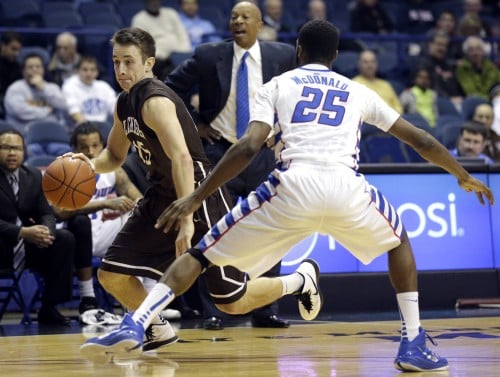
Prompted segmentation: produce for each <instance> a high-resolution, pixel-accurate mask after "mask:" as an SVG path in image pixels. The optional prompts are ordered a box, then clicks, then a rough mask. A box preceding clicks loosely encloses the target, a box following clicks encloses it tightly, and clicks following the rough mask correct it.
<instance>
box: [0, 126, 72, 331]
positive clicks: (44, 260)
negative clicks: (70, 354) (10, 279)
mask: <svg viewBox="0 0 500 377" xmlns="http://www.w3.org/2000/svg"><path fill="white" fill-rule="evenodd" d="M23 161H24V140H23V137H22V135H21V133H19V132H18V131H17V130H14V129H12V130H4V131H2V132H0V208H2V210H1V211H0V266H2V267H9V268H10V267H12V266H14V267H18V265H19V266H20V267H21V268H22V263H23V261H22V255H21V254H22V250H23V249H24V252H25V261H26V266H27V267H29V268H30V269H32V270H34V271H37V272H38V273H40V275H41V276H42V277H43V279H44V284H45V287H44V289H43V293H42V306H41V308H40V311H39V312H38V321H39V323H42V324H55V325H61V324H67V323H68V322H69V319H68V318H66V317H64V316H63V315H62V314H61V313H60V312H59V311H58V310H57V309H56V305H57V304H59V303H61V302H64V301H68V300H70V299H71V290H72V277H73V265H74V249H75V239H74V236H73V234H72V233H70V232H69V231H68V230H56V228H55V224H56V219H55V217H54V215H53V213H52V209H51V208H50V206H49V204H48V203H47V200H46V199H45V196H44V194H43V191H42V175H41V172H40V171H39V170H38V169H36V168H32V167H28V166H25V165H23ZM23 244H24V247H23V246H22V245H23ZM18 250H20V251H19V252H18ZM19 256H20V258H18V257H19Z"/></svg>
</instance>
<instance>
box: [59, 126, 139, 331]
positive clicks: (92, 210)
mask: <svg viewBox="0 0 500 377" xmlns="http://www.w3.org/2000/svg"><path fill="white" fill-rule="evenodd" d="M71 146H72V148H73V150H74V151H75V152H78V153H83V154H85V155H86V156H87V157H89V158H93V157H95V156H97V155H98V154H99V153H100V152H101V151H102V149H103V147H104V140H103V138H102V135H101V132H100V130H99V127H98V126H96V125H94V124H92V122H84V123H81V124H79V125H78V126H76V128H75V130H74V131H73V134H72V136H71ZM96 181H97V183H96V190H95V193H94V195H93V197H92V198H91V200H90V202H89V203H87V204H86V205H85V206H84V207H82V208H80V209H78V210H66V209H61V208H57V207H54V213H55V214H56V217H57V218H58V219H59V220H61V221H64V222H65V227H66V228H68V229H69V230H71V231H72V232H73V233H74V234H76V235H75V238H76V240H77V250H76V252H77V265H76V274H77V277H78V284H79V286H80V295H81V296H82V297H81V302H80V306H79V313H80V321H81V322H83V323H86V324H94V323H101V322H105V323H107V324H114V323H115V322H116V321H119V318H116V316H113V315H112V314H111V313H106V312H103V311H102V309H101V310H100V309H99V305H98V302H97V300H96V298H95V294H94V288H93V280H92V256H98V257H104V255H105V253H106V251H107V249H108V247H109V246H110V245H111V242H112V241H113V240H114V238H115V236H116V235H117V234H118V232H119V231H120V229H121V227H122V225H123V224H124V223H125V221H126V219H127V218H128V215H129V211H130V210H132V208H133V207H134V205H135V202H136V201H137V200H139V199H140V198H141V197H142V195H141V193H140V192H139V190H137V188H136V187H135V186H134V185H133V184H132V183H131V182H130V180H129V179H128V177H127V174H126V173H125V172H124V171H123V169H121V168H119V169H118V170H116V171H115V172H113V173H105V174H99V175H97V177H96ZM117 195H118V196H117ZM82 228H83V229H85V230H86V231H87V232H88V237H85V236H83V235H80V239H78V235H77V232H80V233H81V232H82ZM79 248H80V250H79ZM78 255H79V257H78ZM78 259H79V261H78Z"/></svg>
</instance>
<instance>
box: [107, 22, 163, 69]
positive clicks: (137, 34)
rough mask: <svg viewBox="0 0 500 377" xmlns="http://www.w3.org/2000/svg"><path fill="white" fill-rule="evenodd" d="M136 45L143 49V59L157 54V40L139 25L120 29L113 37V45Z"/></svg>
mask: <svg viewBox="0 0 500 377" xmlns="http://www.w3.org/2000/svg"><path fill="white" fill-rule="evenodd" d="M115 44H119V45H134V46H137V48H139V50H140V51H141V55H142V59H143V61H144V60H146V59H147V58H150V57H153V58H154V57H155V56H156V46H155V40H154V38H153V37H152V36H151V34H149V33H148V32H147V31H145V30H142V29H139V28H137V27H131V28H125V29H121V30H118V31H117V32H116V33H115V34H114V35H113V37H112V38H111V45H112V46H114V45H115Z"/></svg>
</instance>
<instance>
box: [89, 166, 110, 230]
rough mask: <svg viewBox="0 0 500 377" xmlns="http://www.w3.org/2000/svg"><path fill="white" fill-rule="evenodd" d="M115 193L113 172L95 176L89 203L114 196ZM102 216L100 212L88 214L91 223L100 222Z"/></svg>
mask: <svg viewBox="0 0 500 377" xmlns="http://www.w3.org/2000/svg"><path fill="white" fill-rule="evenodd" d="M115 191H116V175H115V173H114V172H111V173H103V174H97V175H96V185H95V191H94V195H93V196H92V199H90V200H91V201H95V200H104V199H106V198H107V197H108V196H109V195H110V194H114V193H115ZM102 215H103V211H102V210H101V211H97V212H95V213H91V214H89V216H90V219H91V220H92V222H94V221H99V222H101V221H102ZM92 226H94V224H92Z"/></svg>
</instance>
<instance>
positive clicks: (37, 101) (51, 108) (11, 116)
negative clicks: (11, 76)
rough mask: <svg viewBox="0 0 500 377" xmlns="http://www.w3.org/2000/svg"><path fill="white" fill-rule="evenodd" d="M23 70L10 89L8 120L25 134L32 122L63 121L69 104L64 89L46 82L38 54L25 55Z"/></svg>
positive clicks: (7, 104)
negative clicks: (27, 126) (20, 76)
mask: <svg viewBox="0 0 500 377" xmlns="http://www.w3.org/2000/svg"><path fill="white" fill-rule="evenodd" d="M22 69H23V78H22V79H20V80H17V81H15V82H13V83H12V84H11V85H10V86H9V87H8V88H7V92H6V94H5V100H4V104H5V113H6V116H5V119H6V120H7V121H8V122H9V123H11V124H12V125H13V126H14V127H16V129H17V130H19V131H20V132H21V133H22V134H24V133H25V131H26V130H25V127H26V125H27V124H28V123H29V122H31V121H34V120H53V121H61V119H62V118H63V114H64V113H65V112H66V111H67V107H66V100H65V98H64V96H63V94H62V91H61V88H60V87H59V86H58V85H57V84H55V83H53V82H47V81H45V79H44V74H45V69H44V67H43V61H42V58H41V57H40V56H39V55H37V54H29V55H26V57H25V58H24V62H23V63H22Z"/></svg>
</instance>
